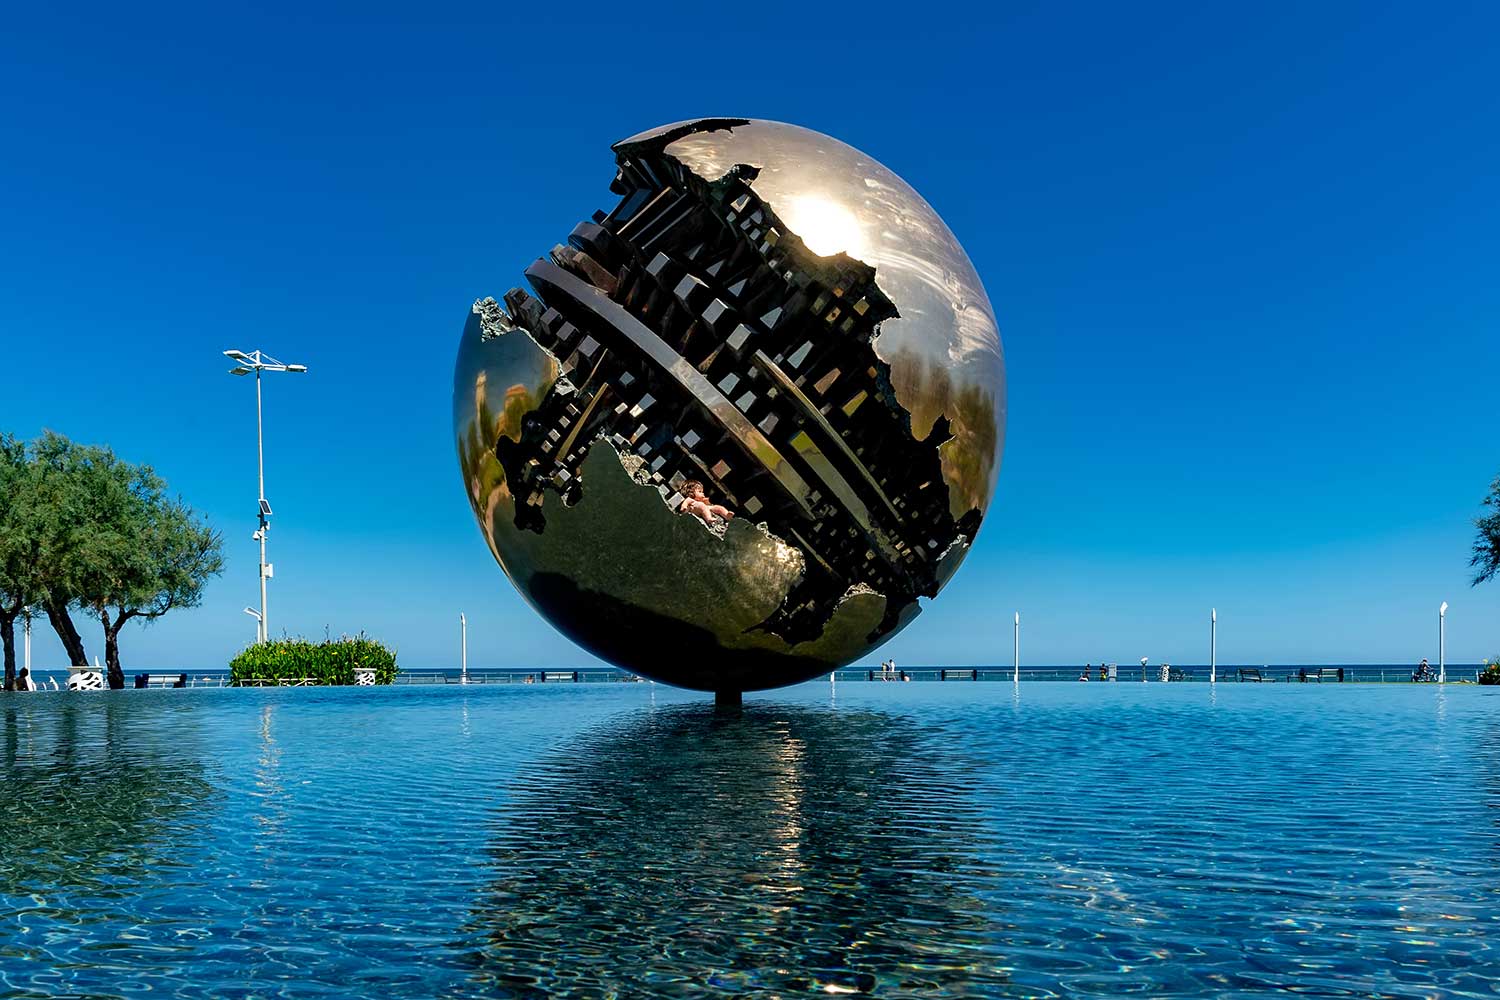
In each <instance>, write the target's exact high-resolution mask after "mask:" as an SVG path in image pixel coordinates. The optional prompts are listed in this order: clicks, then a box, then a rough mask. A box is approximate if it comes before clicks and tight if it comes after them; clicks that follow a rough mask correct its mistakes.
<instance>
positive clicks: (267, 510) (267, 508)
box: [224, 351, 307, 642]
mask: <svg viewBox="0 0 1500 1000" xmlns="http://www.w3.org/2000/svg"><path fill="white" fill-rule="evenodd" d="M224 356H225V357H226V358H229V359H230V360H231V361H234V362H236V364H237V367H234V368H231V369H229V374H231V375H249V374H250V373H251V372H254V373H255V457H256V468H257V469H258V470H259V474H260V507H259V514H258V516H259V518H260V527H259V528H257V529H256V531H255V534H254V535H252V536H251V537H252V538H254V539H255V540H256V541H257V542H260V614H259V615H258V616H257V618H256V621H257V622H258V623H259V625H258V627H257V629H256V632H257V638H256V641H257V642H265V641H266V640H267V639H269V638H270V634H271V633H270V622H269V621H268V620H267V618H266V580H267V579H269V578H270V576H271V572H272V570H271V564H270V563H268V562H266V535H267V533H268V532H270V530H271V505H270V503H269V502H267V500H266V446H265V435H264V433H263V431H262V428H261V403H260V373H261V372H293V373H295V374H299V375H300V374H303V373H305V372H306V371H307V366H306V365H287V364H282V363H281V362H280V361H277V360H276V359H275V358H273V357H271V356H270V355H269V354H266V353H264V352H262V351H250V352H249V353H246V352H245V351H225V352H224Z"/></svg>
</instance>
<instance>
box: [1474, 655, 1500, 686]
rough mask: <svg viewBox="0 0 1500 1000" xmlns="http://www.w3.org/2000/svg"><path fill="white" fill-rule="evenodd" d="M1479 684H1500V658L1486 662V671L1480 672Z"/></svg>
mask: <svg viewBox="0 0 1500 1000" xmlns="http://www.w3.org/2000/svg"><path fill="white" fill-rule="evenodd" d="M1479 683H1481V684H1500V656H1497V657H1495V658H1494V659H1493V660H1485V661H1484V669H1483V670H1481V671H1480V672H1479Z"/></svg>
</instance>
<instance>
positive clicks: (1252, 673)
mask: <svg viewBox="0 0 1500 1000" xmlns="http://www.w3.org/2000/svg"><path fill="white" fill-rule="evenodd" d="M1240 680H1242V681H1254V682H1255V683H1257V684H1259V683H1261V682H1262V681H1264V680H1265V678H1264V677H1262V676H1261V675H1260V670H1258V669H1257V668H1255V667H1241V668H1240Z"/></svg>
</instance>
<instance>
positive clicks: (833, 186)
mask: <svg viewBox="0 0 1500 1000" xmlns="http://www.w3.org/2000/svg"><path fill="white" fill-rule="evenodd" d="M614 152H615V156H616V162H617V172H616V175H615V178H614V181H613V183H612V184H611V185H610V190H611V191H612V192H614V194H616V195H617V196H619V199H620V200H619V202H618V204H616V205H615V206H614V208H613V209H612V210H611V211H609V212H607V213H606V212H596V213H595V215H594V217H593V218H592V219H591V220H590V221H586V222H583V223H580V224H579V225H578V226H577V227H576V228H574V230H573V232H572V233H571V234H570V235H569V237H568V240H567V242H566V243H563V244H559V245H558V246H556V247H554V248H553V249H552V251H551V252H550V253H549V254H548V255H547V256H545V257H543V258H541V259H539V260H537V261H535V262H534V263H533V264H532V265H531V266H530V267H528V268H527V269H526V272H525V276H526V279H527V282H528V284H529V285H530V289H529V290H523V289H521V288H513V289H511V290H510V291H509V292H507V293H506V294H505V295H504V296H503V298H502V300H500V301H496V300H495V299H493V298H484V299H480V300H479V301H476V302H475V303H474V306H473V309H472V310H471V312H470V315H469V319H468V322H467V324H466V326H465V328H464V333H463V339H462V342H461V344H460V347H459V355H458V363H457V367H456V370H455V374H454V396H453V404H454V425H455V432H456V435H457V443H458V454H459V462H460V466H461V468H462V471H463V477H464V484H465V488H466V490H467V492H468V495H469V498H470V501H471V503H472V505H473V508H474V513H475V515H476V517H477V518H478V521H479V526H480V529H481V530H482V531H483V533H484V535H485V538H486V540H487V541H488V542H489V545H490V549H491V550H492V551H493V553H494V554H495V558H496V559H497V560H498V561H499V563H500V565H501V567H502V568H503V569H504V570H505V573H506V575H507V576H509V577H510V579H511V582H512V583H514V584H515V586H516V588H517V589H518V590H519V591H520V592H521V594H522V595H523V596H524V597H525V598H526V600H527V601H528V602H529V603H530V604H531V605H532V606H533V607H534V608H536V610H537V611H538V612H540V613H541V614H542V615H543V617H545V618H546V619H547V620H548V621H550V622H551V623H552V624H553V625H555V626H556V627H557V628H558V629H560V630H561V631H562V632H563V633H564V634H566V635H567V636H568V637H569V638H571V639H572V640H574V641H575V642H577V643H579V644H580V645H582V646H583V647H585V648H587V649H589V650H590V651H591V652H593V653H595V654H596V655H598V656H600V657H602V658H603V659H605V660H608V661H610V662H612V663H614V664H616V665H618V666H621V667H624V668H626V669H628V670H632V671H634V672H636V673H639V674H642V675H644V676H647V677H652V678H655V679H657V680H661V681H664V682H666V683H670V684H675V685H679V686H682V687H689V688H696V689H700V690H705V691H720V692H736V691H750V690H758V689H763V688H771V687H779V686H781V685H785V684H792V683H796V682H798V681H802V680H806V679H808V678H810V677H814V676H817V675H818V674H821V673H826V672H827V671H829V670H831V669H833V668H835V667H838V666H842V665H844V664H846V663H849V662H851V661H853V660H855V659H857V658H859V657H861V656H863V655H865V654H867V653H868V652H870V651H871V650H873V649H874V648H875V647H876V646H878V645H880V643H882V642H884V641H885V640H886V639H887V638H889V637H890V636H891V635H894V634H895V633H896V632H897V631H899V630H900V629H901V628H902V627H904V626H905V625H906V624H907V623H908V622H909V621H911V619H912V618H913V617H914V616H915V615H916V613H917V611H918V598H921V597H928V598H931V597H934V596H936V595H937V592H938V591H939V590H940V589H941V588H942V586H943V585H944V584H945V583H946V582H947V580H948V579H949V578H950V577H951V576H952V574H953V571H954V570H955V569H956V568H957V567H958V564H959V563H960V562H961V561H962V560H963V558H964V556H965V555H966V554H967V552H968V550H969V547H970V546H971V545H972V543H973V540H974V537H975V533H976V532H977V531H978V529H979V525H980V522H981V520H982V519H983V516H984V512H985V509H986V508H987V507H988V505H989V502H990V498H991V496H992V494H993V492H994V488H995V477H996V475H997V473H998V470H999V464H1000V452H1001V446H1002V442H1003V439H1004V432H1005V377H1004V360H1003V355H1002V351H1001V347H1000V337H999V332H998V329H997V327H996V323H995V318H994V314H993V312H992V310H991V307H990V303H989V300H988V298H987V297H986V295H985V292H984V287H983V285H982V284H981V283H980V280H979V277H978V275H977V274H976V273H975V272H974V268H973V266H972V265H971V264H970V263H969V259H968V257H967V256H966V255H965V254H964V252H963V249H962V247H960V246H959V244H958V241H957V240H956V239H955V238H954V236H953V234H952V233H951V232H949V230H948V228H947V227H946V226H945V225H944V224H943V222H942V220H941V219H940V218H938V216H937V214H936V213H935V212H933V210H932V208H931V207H930V206H928V204H927V203H926V202H925V201H923V200H922V199H921V197H920V196H918V195H917V193H916V192H915V191H913V190H912V189H911V188H910V187H908V186H907V185H906V184H905V182H903V181H902V180H901V179H900V178H899V177H897V176H896V175H895V174H893V173H891V172H890V171H889V170H887V169H886V168H885V167H883V166H881V165H880V164H879V163H876V162H875V161H874V160H872V159H870V158H869V157H868V156H865V155H864V154H862V153H860V152H859V151H858V150H855V149H853V148H851V147H849V146H846V145H844V144H843V143H840V142H838V141H836V140H834V139H830V138H829V137H827V136H825V135H821V134H819V133H817V132H812V131H810V130H808V129H803V128H798V127H796V126H792V125H784V124H779V123H775V122H763V121H749V120H746V119H728V118H724V119H702V120H698V121H693V122H682V123H678V124H675V125H668V126H664V127H662V128H658V129H653V130H651V131H649V132H644V133H641V134H640V135H637V136H633V137H631V138H629V139H626V140H624V141H622V142H620V143H617V144H616V145H615V147H614Z"/></svg>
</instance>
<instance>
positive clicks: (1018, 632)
mask: <svg viewBox="0 0 1500 1000" xmlns="http://www.w3.org/2000/svg"><path fill="white" fill-rule="evenodd" d="M1016 683H1017V684H1019V683H1021V612H1019V611H1017V612H1016Z"/></svg>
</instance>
